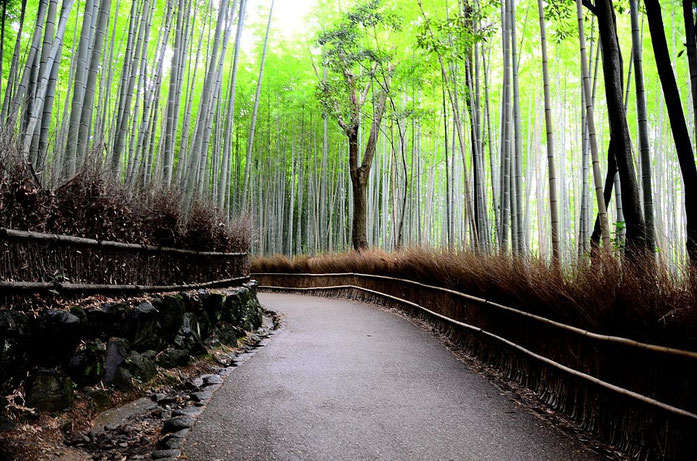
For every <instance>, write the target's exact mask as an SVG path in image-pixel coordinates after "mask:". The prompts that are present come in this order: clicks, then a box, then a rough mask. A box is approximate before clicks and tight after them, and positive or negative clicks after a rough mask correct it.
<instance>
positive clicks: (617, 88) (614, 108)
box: [595, 0, 646, 254]
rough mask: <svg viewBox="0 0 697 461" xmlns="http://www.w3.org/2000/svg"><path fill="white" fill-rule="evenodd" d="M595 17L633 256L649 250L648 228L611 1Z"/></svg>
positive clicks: (598, 7) (600, 3)
mask: <svg viewBox="0 0 697 461" xmlns="http://www.w3.org/2000/svg"><path fill="white" fill-rule="evenodd" d="M595 14H596V17H597V18H598V32H599V35H600V42H601V45H602V57H603V75H604V77H605V95H606V99H607V108H608V117H609V122H610V138H611V145H612V144H613V142H612V141H613V140H614V149H615V152H614V155H615V160H616V161H617V170H618V171H619V176H620V187H621V192H622V202H623V203H622V211H623V213H624V218H625V220H626V224H627V226H626V229H627V250H628V251H629V253H630V254H631V253H633V252H639V253H643V252H644V251H645V249H646V240H645V236H646V225H645V222H644V216H643V214H642V213H641V205H640V202H639V200H640V199H639V187H638V185H637V179H636V172H635V171H634V162H633V161H632V142H631V139H630V137H629V126H628V125H627V112H626V108H625V104H624V91H623V73H622V52H621V50H620V45H619V41H618V39H617V26H616V21H615V19H616V18H615V10H614V9H613V5H612V0H598V1H596V6H595Z"/></svg>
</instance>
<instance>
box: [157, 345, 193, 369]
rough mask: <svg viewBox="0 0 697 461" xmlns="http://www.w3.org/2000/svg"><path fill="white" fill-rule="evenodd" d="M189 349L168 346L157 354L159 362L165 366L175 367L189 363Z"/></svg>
mask: <svg viewBox="0 0 697 461" xmlns="http://www.w3.org/2000/svg"><path fill="white" fill-rule="evenodd" d="M189 357H190V355H189V351H188V350H186V349H175V348H173V347H168V348H167V349H165V350H164V351H162V353H161V354H159V355H158V356H157V364H158V365H159V366H161V367H163V368H174V367H178V366H184V365H186V364H188V363H189Z"/></svg>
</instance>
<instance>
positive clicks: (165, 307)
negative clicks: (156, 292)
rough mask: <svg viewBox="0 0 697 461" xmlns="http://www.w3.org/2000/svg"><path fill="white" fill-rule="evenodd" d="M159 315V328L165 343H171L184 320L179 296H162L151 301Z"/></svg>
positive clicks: (182, 302)
mask: <svg viewBox="0 0 697 461" xmlns="http://www.w3.org/2000/svg"><path fill="white" fill-rule="evenodd" d="M153 305H154V306H155V308H156V309H157V311H158V313H159V320H160V326H161V327H162V335H163V337H164V339H165V341H168V342H169V341H171V340H172V339H173V338H174V337H175V336H176V335H177V332H178V331H179V327H180V326H181V324H182V321H183V320H184V311H185V308H184V301H183V299H182V297H181V296H179V295H176V296H163V297H162V298H157V299H155V300H154V301H153Z"/></svg>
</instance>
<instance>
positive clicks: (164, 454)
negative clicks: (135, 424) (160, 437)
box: [152, 450, 181, 459]
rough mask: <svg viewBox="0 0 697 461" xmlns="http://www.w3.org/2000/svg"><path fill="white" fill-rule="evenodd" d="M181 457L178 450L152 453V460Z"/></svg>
mask: <svg viewBox="0 0 697 461" xmlns="http://www.w3.org/2000/svg"><path fill="white" fill-rule="evenodd" d="M179 455H181V451H179V450H155V451H153V452H152V459H167V458H172V459H175V458H178V457H179Z"/></svg>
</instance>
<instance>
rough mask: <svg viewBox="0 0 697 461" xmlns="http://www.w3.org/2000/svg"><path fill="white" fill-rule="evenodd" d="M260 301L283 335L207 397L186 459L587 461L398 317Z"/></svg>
mask: <svg viewBox="0 0 697 461" xmlns="http://www.w3.org/2000/svg"><path fill="white" fill-rule="evenodd" d="M259 299H260V301H261V303H262V304H263V305H265V306H266V307H267V308H269V309H271V310H274V311H276V312H279V313H281V314H283V315H284V316H285V322H284V323H285V325H284V327H283V329H282V330H281V331H280V332H279V333H277V334H276V335H275V336H274V337H273V339H272V340H271V341H270V342H269V343H268V345H267V346H266V347H264V348H262V349H260V350H259V352H258V353H257V354H256V355H254V356H253V357H251V358H250V360H249V361H247V362H245V363H244V364H242V365H241V366H240V367H239V368H238V369H237V370H235V372H234V373H232V374H231V375H230V376H229V377H228V378H227V379H226V381H225V383H224V384H223V386H222V387H221V388H220V389H219V390H218V391H217V392H216V393H215V395H214V397H213V399H212V400H211V402H210V403H209V405H208V407H207V408H206V410H205V412H204V413H203V414H202V415H201V417H200V419H199V421H198V422H197V423H196V425H195V426H194V428H193V430H192V432H191V433H190V434H189V436H188V438H187V442H186V445H185V446H184V450H183V451H184V453H186V455H187V456H188V459H191V460H201V461H203V460H229V459H259V460H266V459H312V460H332V459H399V460H410V459H429V460H430V459H457V460H564V459H566V460H576V459H595V456H596V455H594V454H593V453H589V452H588V451H587V450H586V449H585V448H584V447H583V446H582V445H581V444H580V443H579V442H576V441H574V440H572V439H571V438H570V437H568V436H566V435H565V434H563V433H561V432H560V431H558V430H556V429H554V428H553V427H551V425H550V423H549V422H547V421H544V420H541V419H540V418H538V417H536V416H535V415H533V414H532V413H530V412H528V411H526V410H525V409H521V408H520V407H519V405H518V404H516V403H515V402H513V401H511V400H509V399H508V398H506V397H504V396H501V395H500V393H499V392H498V390H497V389H496V387H494V386H493V385H492V384H490V383H489V382H487V381H486V380H485V379H484V378H483V377H481V376H479V375H477V374H475V373H473V372H472V371H470V370H469V369H468V368H467V367H466V366H465V365H464V364H463V363H461V362H459V361H458V360H457V359H456V358H455V357H454V356H453V355H452V354H451V353H450V352H449V351H448V350H446V349H445V348H444V347H443V345H442V344H441V343H440V342H439V341H438V340H437V339H435V338H434V337H433V336H431V335H430V334H429V333H427V332H424V331H422V330H420V329H419V328H417V327H416V326H414V325H412V324H411V323H409V322H408V321H407V320H405V319H403V318H401V317H398V316H396V315H393V314H390V313H389V312H387V311H385V310H382V309H381V308H378V307H374V306H371V305H368V304H363V303H359V302H355V301H347V300H341V299H326V298H318V297H312V296H299V295H287V294H260V295H259Z"/></svg>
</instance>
